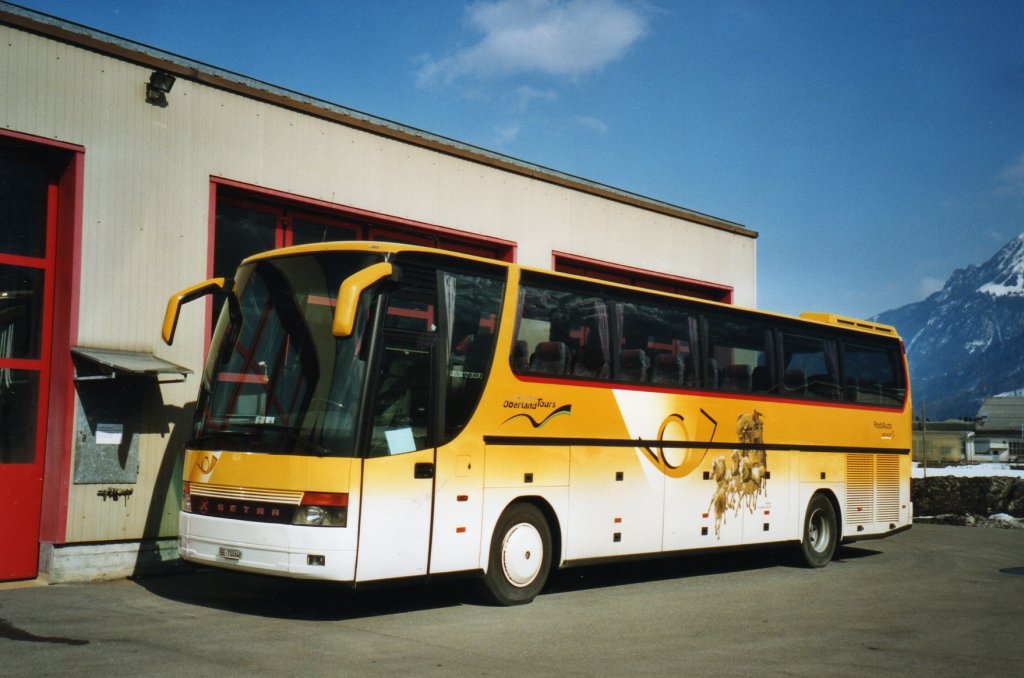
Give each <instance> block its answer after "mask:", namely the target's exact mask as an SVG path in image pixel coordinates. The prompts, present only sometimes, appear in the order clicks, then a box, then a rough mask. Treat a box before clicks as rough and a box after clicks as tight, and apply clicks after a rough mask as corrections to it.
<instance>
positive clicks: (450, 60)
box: [418, 0, 647, 85]
mask: <svg viewBox="0 0 1024 678" xmlns="http://www.w3.org/2000/svg"><path fill="white" fill-rule="evenodd" d="M467 15H468V20H469V23H470V24H471V25H472V26H473V27H474V28H475V29H476V30H478V31H479V32H480V33H481V34H482V37H481V38H480V40H479V42H477V43H475V44H473V45H471V46H469V47H466V48H464V49H461V50H459V51H457V52H455V53H454V54H453V55H451V56H447V57H443V58H436V59H435V58H434V57H432V56H429V55H428V56H426V57H424V59H423V66H422V67H421V68H420V71H419V75H418V78H419V82H420V84H421V85H422V84H429V83H433V82H439V81H440V82H445V83H451V82H453V81H455V80H457V79H460V78H465V77H469V78H478V79H486V78H494V77H501V76H506V75H512V74H517V73H541V74H545V75H554V76H559V77H568V78H576V77H580V76H583V75H586V74H588V73H592V72H595V71H598V70H600V69H601V68H603V67H604V66H605V65H607V64H608V63H610V62H612V61H615V60H616V59H619V58H621V57H622V55H623V54H625V52H626V50H627V49H628V48H629V47H630V46H631V45H632V44H633V43H635V42H636V41H637V40H639V39H640V38H641V37H643V36H644V34H645V33H646V31H647V22H646V20H645V19H644V17H643V16H642V15H641V14H640V13H639V12H638V11H637V10H635V9H633V8H631V7H629V6H627V5H625V4H624V3H623V2H622V1H621V0H493V1H485V2H477V3H475V4H473V5H470V6H469V8H468V9H467Z"/></svg>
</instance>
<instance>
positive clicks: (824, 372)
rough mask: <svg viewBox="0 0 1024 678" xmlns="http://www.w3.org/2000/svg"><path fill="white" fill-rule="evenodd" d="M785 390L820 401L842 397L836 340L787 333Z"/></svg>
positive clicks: (784, 365) (785, 340) (789, 393)
mask: <svg viewBox="0 0 1024 678" xmlns="http://www.w3.org/2000/svg"><path fill="white" fill-rule="evenodd" d="M782 348H783V358H782V361H783V392H784V393H786V394H787V395H796V396H801V397H803V396H806V397H808V398H817V399H820V400H839V398H840V390H839V359H838V355H837V352H836V346H835V342H833V341H831V340H826V339H822V338H820V337H808V336H799V335H795V334H784V335H783V336H782Z"/></svg>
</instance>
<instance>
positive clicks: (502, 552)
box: [478, 503, 551, 605]
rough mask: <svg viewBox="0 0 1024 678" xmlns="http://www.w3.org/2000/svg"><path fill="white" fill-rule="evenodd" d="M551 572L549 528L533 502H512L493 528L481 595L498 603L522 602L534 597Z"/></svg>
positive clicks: (481, 581)
mask: <svg viewBox="0 0 1024 678" xmlns="http://www.w3.org/2000/svg"><path fill="white" fill-rule="evenodd" d="M550 571H551V529H550V528H549V527H548V523H547V520H545V519H544V515H543V514H542V513H541V512H540V509H538V508H537V507H536V506H534V505H533V504H525V503H521V504H513V505H512V506H509V507H508V508H507V509H505V512H504V513H502V514H501V517H500V518H499V519H498V523H497V525H495V527H494V536H493V537H492V538H491V550H490V558H489V560H488V563H487V574H485V575H484V576H483V578H482V579H481V580H480V582H479V584H480V585H479V587H478V588H479V589H480V590H481V593H482V594H483V595H484V597H486V598H488V599H489V600H490V601H492V602H494V603H497V604H498V605H522V604H524V603H528V602H530V601H531V600H533V599H534V598H535V597H537V594H538V593H540V591H541V589H543V588H544V584H545V583H546V582H547V579H548V573H549V572H550Z"/></svg>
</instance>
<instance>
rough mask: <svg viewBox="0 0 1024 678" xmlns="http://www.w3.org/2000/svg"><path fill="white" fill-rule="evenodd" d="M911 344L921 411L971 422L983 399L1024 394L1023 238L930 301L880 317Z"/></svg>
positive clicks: (957, 276)
mask: <svg viewBox="0 0 1024 678" xmlns="http://www.w3.org/2000/svg"><path fill="white" fill-rule="evenodd" d="M874 319H875V320H877V321H878V322H882V323H885V324H888V325H894V326H895V327H896V329H897V330H899V332H900V334H901V335H902V336H903V339H904V341H905V342H906V345H907V356H908V359H909V362H910V377H911V385H912V388H913V394H914V401H915V411H916V412H917V413H919V412H920V403H921V402H922V401H924V402H925V403H926V406H927V415H928V418H929V419H945V418H954V417H964V416H973V415H974V414H976V413H977V411H978V405H979V404H980V402H981V399H982V398H984V397H986V396H993V395H998V394H1001V393H1007V392H1012V391H1016V390H1019V389H1022V388H1024V234H1022V235H1020V236H1018V237H1016V238H1014V239H1013V240H1011V241H1010V242H1009V243H1007V244H1006V245H1005V246H1004V247H1003V248H1002V249H1000V250H999V251H998V252H996V254H995V256H993V257H992V258H991V259H989V260H988V261H987V262H985V263H984V264H981V265H980V266H968V267H967V268H962V269H958V270H957V271H954V272H953V275H951V276H950V277H949V280H947V281H946V284H945V285H944V286H943V288H942V289H941V290H940V291H938V292H936V293H935V294H932V295H931V296H929V297H928V298H927V299H924V300H922V301H919V302H916V303H913V304H908V305H906V306H902V307H900V308H897V309H893V310H891V311H886V312H885V313H881V314H879V315H878V316H876V317H875V318H874Z"/></svg>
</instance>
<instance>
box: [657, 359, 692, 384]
mask: <svg viewBox="0 0 1024 678" xmlns="http://www.w3.org/2000/svg"><path fill="white" fill-rule="evenodd" d="M683 373H684V369H683V355H682V354H681V353H676V354H674V355H673V354H672V353H659V354H658V355H656V356H654V369H653V371H652V373H651V383H652V384H669V385H671V386H681V385H682V384H683Z"/></svg>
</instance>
